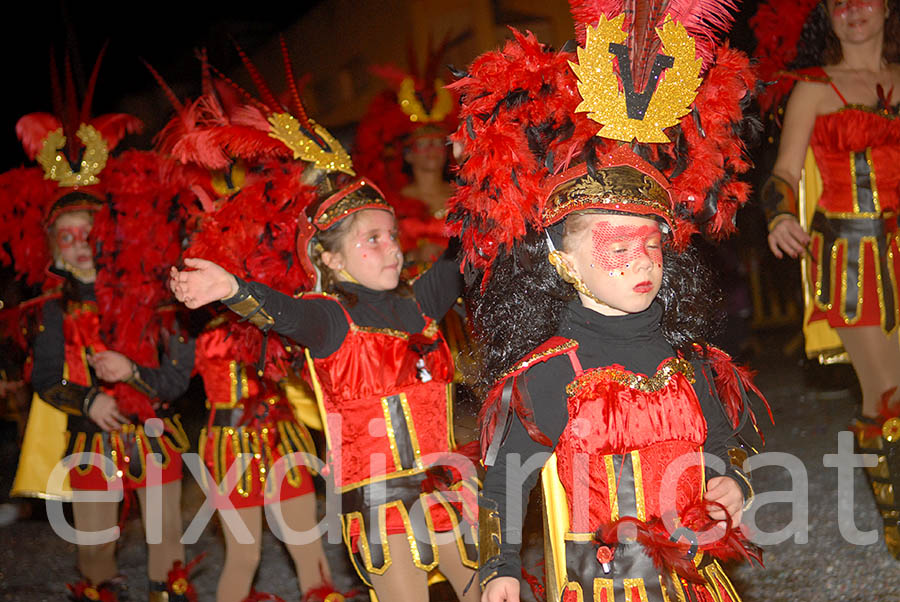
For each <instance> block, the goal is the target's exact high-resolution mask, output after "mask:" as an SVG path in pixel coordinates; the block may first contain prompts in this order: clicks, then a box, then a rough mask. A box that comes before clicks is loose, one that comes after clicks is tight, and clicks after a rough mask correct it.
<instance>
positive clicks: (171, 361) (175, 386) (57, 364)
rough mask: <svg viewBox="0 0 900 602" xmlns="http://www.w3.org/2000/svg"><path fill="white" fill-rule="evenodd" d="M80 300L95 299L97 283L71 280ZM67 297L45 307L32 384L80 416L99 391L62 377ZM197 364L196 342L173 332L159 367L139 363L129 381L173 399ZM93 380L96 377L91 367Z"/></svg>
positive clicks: (153, 395)
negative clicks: (134, 376) (195, 359)
mask: <svg viewBox="0 0 900 602" xmlns="http://www.w3.org/2000/svg"><path fill="white" fill-rule="evenodd" d="M70 284H71V285H72V286H73V287H74V290H75V296H76V297H77V298H78V299H79V300H81V301H96V296H95V294H94V285H93V284H91V283H84V282H80V281H77V280H73V281H72V282H71V283H70ZM65 303H66V301H65V299H64V298H63V299H50V300H48V301H47V302H46V303H44V306H43V308H42V316H41V325H40V328H39V329H38V332H37V334H36V336H35V339H34V346H33V353H34V367H33V370H32V373H31V384H32V387H33V388H34V390H35V392H36V393H37V394H38V395H40V397H41V399H43V400H44V401H46V402H47V403H49V404H51V405H53V406H54V407H56V408H58V409H60V410H63V411H64V412H66V413H67V414H70V415H73V416H81V415H82V412H83V409H84V408H85V406H86V402H89V401H90V400H91V399H92V398H93V396H95V395H96V394H97V392H98V389H97V388H96V386H93V385H91V386H85V385H79V384H75V383H73V382H70V381H69V380H67V379H64V378H63V373H64V372H63V368H64V366H65V361H66V357H65V344H66V341H65V337H64V334H63V320H64V318H65V309H64V305H65ZM193 366H194V341H193V340H184V339H182V338H181V337H178V336H177V335H172V336H171V337H170V339H169V341H168V345H167V346H166V352H165V353H164V354H163V357H162V358H161V360H160V365H159V367H158V368H150V367H147V366H140V365H137V372H138V375H137V377H136V378H133V379H132V380H130V381H128V383H129V384H131V385H132V386H134V387H135V388H136V389H138V390H139V391H140V392H142V393H145V394H146V395H148V396H149V397H151V398H155V399H159V400H160V401H172V400H174V399H176V398H178V397H179V396H180V395H181V394H183V393H184V392H185V391H186V390H187V387H188V384H189V382H190V378H191V371H192V370H193ZM91 381H92V382H97V378H96V376H95V375H94V373H93V370H91Z"/></svg>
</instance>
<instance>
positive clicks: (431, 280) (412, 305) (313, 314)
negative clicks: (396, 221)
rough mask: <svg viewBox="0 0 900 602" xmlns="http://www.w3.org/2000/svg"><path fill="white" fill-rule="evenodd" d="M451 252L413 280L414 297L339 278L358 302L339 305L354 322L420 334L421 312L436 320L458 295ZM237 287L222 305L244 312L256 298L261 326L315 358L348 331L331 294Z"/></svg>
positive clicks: (252, 284) (337, 344) (458, 277)
mask: <svg viewBox="0 0 900 602" xmlns="http://www.w3.org/2000/svg"><path fill="white" fill-rule="evenodd" d="M451 247H453V245H451ZM455 256H456V251H455V250H454V249H452V248H448V250H447V252H445V253H444V254H443V255H442V256H441V257H440V258H439V259H438V260H437V261H436V262H435V263H434V264H433V265H432V266H431V268H429V269H428V270H427V271H426V272H425V273H424V274H422V276H421V277H419V278H418V279H417V280H416V281H415V282H414V283H413V285H412V289H413V296H412V297H406V296H401V295H399V294H397V293H396V292H395V291H375V290H372V289H370V288H366V287H365V286H362V285H360V284H353V283H349V282H342V283H341V285H340V286H341V288H343V289H344V290H345V291H346V292H348V293H350V294H351V295H353V296H355V297H356V303H352V304H350V303H344V304H343V308H344V309H346V310H347V313H348V314H349V315H350V318H351V319H352V320H353V322H354V323H355V324H356V325H358V326H363V327H371V328H391V329H394V330H400V331H403V332H408V333H416V332H420V331H421V330H422V329H423V328H425V320H424V318H423V317H422V316H423V315H424V316H427V317H429V318H432V319H435V320H440V319H441V318H443V317H444V315H445V314H446V313H447V312H448V311H450V309H451V308H452V307H453V304H454V303H455V302H456V300H457V299H458V298H459V295H460V294H461V291H462V277H461V275H460V272H459V264H458V263H457V261H456V259H455ZM238 288H239V291H238V293H237V294H236V295H235V296H234V297H231V298H230V299H226V300H225V304H226V305H228V306H229V307H231V308H232V309H233V310H235V311H237V312H238V313H242V314H243V313H244V312H242V311H240V310H239V309H238V307H239V306H240V305H241V304H246V303H247V300H248V299H252V300H254V301H255V303H253V304H252V307H253V309H254V311H255V315H258V314H259V313H263V312H264V313H265V314H266V315H267V316H268V317H271V320H268V323H267V324H265V325H263V324H262V323H260V325H261V327H262V328H264V329H268V328H271V329H273V330H274V331H275V332H277V333H278V334H280V335H283V336H286V337H287V338H289V339H291V340H293V341H296V342H297V343H299V344H300V345H302V346H304V347H306V348H307V349H309V352H310V354H312V356H313V357H317V358H324V357H328V356H329V355H331V354H332V353H334V352H335V351H337V350H338V348H339V347H340V346H341V344H342V343H343V342H344V338H345V337H346V336H347V332H348V331H349V330H350V323H349V322H348V321H347V316H346V315H345V314H344V310H343V309H342V308H341V306H342V304H341V303H340V302H339V301H338V300H337V299H335V298H330V297H329V298H323V297H312V298H310V297H299V298H294V297H291V296H289V295H285V294H283V293H280V292H278V291H275V290H273V289H271V288H269V287H267V286H265V285H264V284H261V283H259V282H245V281H243V280H240V279H238ZM257 305H258V306H257ZM245 306H246V305H245ZM254 323H256V322H254Z"/></svg>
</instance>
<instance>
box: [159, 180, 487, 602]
mask: <svg viewBox="0 0 900 602" xmlns="http://www.w3.org/2000/svg"><path fill="white" fill-rule="evenodd" d="M301 219H302V218H301ZM310 221H311V224H310V229H311V230H312V231H311V232H308V233H307V234H308V235H307V236H306V237H305V238H304V237H302V236H301V237H300V242H298V251H299V253H300V254H302V256H301V261H306V260H307V253H308V258H309V260H311V261H312V264H313V265H314V266H315V268H316V270H317V271H318V273H319V274H320V275H321V276H320V286H321V288H322V291H323V292H322V293H304V294H303V295H301V296H300V297H299V298H293V297H290V296H288V295H284V294H281V293H279V292H277V291H275V290H273V289H271V288H269V287H266V286H264V285H262V284H260V283H258V282H245V281H243V280H240V279H237V278H235V277H234V276H232V275H231V274H229V273H228V272H226V271H225V270H224V269H222V268H221V267H219V266H218V265H216V264H214V263H212V262H209V261H205V260H201V259H186V260H185V264H186V266H187V269H185V270H181V271H179V270H176V269H175V268H172V274H171V280H170V286H171V288H172V290H173V291H174V292H175V295H176V297H177V298H178V299H179V300H180V301H182V302H184V303H185V304H186V305H187V306H188V307H191V308H194V307H199V306H200V305H204V304H206V303H210V302H213V301H223V302H224V303H225V304H226V305H227V306H228V307H229V308H230V309H232V310H233V311H234V312H236V313H238V314H239V315H241V316H246V317H247V318H248V319H249V320H250V322H251V323H252V324H255V325H257V326H259V327H260V328H262V329H263V330H264V331H267V330H269V329H272V330H274V331H275V332H277V333H278V334H281V335H283V336H285V337H287V338H289V339H291V340H292V341H295V342H297V343H298V344H300V345H302V346H303V347H305V348H306V349H307V350H308V352H307V360H308V361H307V365H308V367H309V369H310V373H311V375H310V381H311V382H312V383H313V385H314V386H315V387H316V388H319V391H320V392H321V395H322V398H321V400H322V403H321V407H320V410H321V411H322V412H323V423H324V424H325V430H326V433H327V434H326V438H327V440H328V442H329V443H328V445H329V451H328V454H327V459H328V461H329V470H330V477H331V478H332V479H333V480H334V482H335V484H336V486H337V487H338V490H339V491H340V493H341V504H342V506H341V510H340V512H341V520H342V524H343V535H344V542H345V544H346V546H347V549H348V551H349V553H350V557H351V559H352V562H353V564H354V567H355V568H356V569H357V571H358V572H359V575H360V577H361V578H362V579H363V580H364V582H365V583H366V584H367V585H368V586H369V587H371V588H372V590H373V591H374V592H375V593H376V595H377V596H378V599H379V600H397V601H409V602H418V601H419V600H426V599H427V598H428V571H430V570H432V569H434V568H438V569H439V570H440V572H441V573H442V574H443V575H444V576H445V577H446V578H447V580H448V581H449V582H450V583H451V584H452V586H453V588H454V589H455V590H456V593H457V595H458V597H459V598H460V600H462V601H464V602H474V601H475V600H477V597H478V592H477V591H476V590H475V589H474V588H470V589H468V590H467V589H466V584H467V583H468V582H469V581H470V580H471V577H472V573H473V572H474V569H475V566H476V563H477V552H476V550H475V543H474V528H473V527H472V526H471V525H470V524H469V523H468V522H467V519H471V521H472V522H474V513H470V515H467V516H463V515H462V513H461V508H460V506H459V505H458V504H451V503H446V502H444V503H440V502H437V503H435V502H436V501H437V500H438V499H439V498H430V497H429V496H428V494H429V487H428V486H427V484H426V483H427V482H428V474H427V472H426V471H427V469H428V468H429V466H430V463H431V462H435V461H437V459H438V458H439V457H441V456H446V455H448V454H449V453H450V452H451V451H452V449H453V448H454V446H455V443H454V439H453V423H452V406H451V404H452V398H451V395H450V393H451V388H450V381H451V379H452V377H453V373H454V370H453V361H452V358H451V356H450V352H449V349H448V348H447V345H446V343H445V342H444V339H443V336H442V335H441V333H440V331H439V330H438V328H437V321H438V320H440V319H441V318H442V317H443V316H444V314H445V313H446V312H447V311H449V310H450V308H451V307H452V306H453V304H454V303H455V301H456V299H457V298H458V296H459V295H460V293H461V278H460V274H459V264H458V263H457V261H456V259H455V250H454V249H450V250H449V251H447V252H446V253H445V254H444V255H442V256H441V257H440V258H439V259H438V260H437V261H436V262H435V263H434V265H433V266H432V267H431V268H430V269H429V270H428V271H426V272H425V273H424V274H423V275H422V276H421V277H420V278H418V279H417V280H416V281H415V283H413V284H412V285H411V286H409V285H406V284H405V283H403V284H401V283H400V269H401V267H402V262H403V256H402V253H401V252H400V247H399V245H398V243H397V223H396V220H395V218H394V213H393V209H392V207H391V206H390V205H388V203H387V202H386V201H385V200H384V197H383V196H382V194H381V192H380V191H379V190H378V189H377V188H376V187H375V186H374V185H373V184H372V183H371V182H370V181H369V180H367V179H365V178H357V179H356V180H354V181H353V182H351V183H350V184H348V185H347V186H345V187H343V188H341V189H339V190H338V191H337V192H335V193H334V194H332V195H330V196H328V197H327V198H325V199H324V200H322V201H321V203H319V204H318V205H317V207H315V209H314V210H313V215H312V217H311V219H310ZM310 235H311V237H310ZM329 421H331V422H329ZM465 476H466V477H474V473H472V474H469V475H465ZM452 480H453V483H452V484H451V485H450V487H451V489H452V490H453V493H452V498H456V497H457V495H458V494H461V493H463V492H464V491H465V490H466V488H468V487H469V485H464V484H463V483H462V482H461V480H460V479H459V477H454V479H452ZM429 500H433V501H429ZM470 500H474V495H473V496H471V497H470ZM423 510H424V511H425V512H427V513H428V515H427V518H424V517H423V515H422V514H421V513H422V511H423ZM469 510H470V511H471V508H470V509H469ZM417 513H418V514H417ZM417 517H418V518H417ZM439 538H440V539H439Z"/></svg>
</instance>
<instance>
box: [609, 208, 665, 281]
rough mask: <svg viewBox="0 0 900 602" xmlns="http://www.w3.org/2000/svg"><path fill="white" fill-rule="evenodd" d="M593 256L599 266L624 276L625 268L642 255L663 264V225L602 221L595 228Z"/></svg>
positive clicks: (654, 262) (658, 265)
mask: <svg viewBox="0 0 900 602" xmlns="http://www.w3.org/2000/svg"><path fill="white" fill-rule="evenodd" d="M591 243H592V247H591V257H592V258H593V261H594V264H593V265H595V266H596V267H598V268H599V269H601V270H603V271H606V272H609V275H610V276H624V273H625V270H628V269H630V268H631V265H632V264H633V263H634V262H635V261H638V260H640V259H642V258H649V260H650V261H651V262H653V264H654V265H655V266H657V267H662V242H661V234H660V231H659V226H655V225H641V226H632V225H619V226H616V225H613V224H610V223H609V222H607V221H601V222H598V223H597V224H595V225H594V227H593V228H592V229H591Z"/></svg>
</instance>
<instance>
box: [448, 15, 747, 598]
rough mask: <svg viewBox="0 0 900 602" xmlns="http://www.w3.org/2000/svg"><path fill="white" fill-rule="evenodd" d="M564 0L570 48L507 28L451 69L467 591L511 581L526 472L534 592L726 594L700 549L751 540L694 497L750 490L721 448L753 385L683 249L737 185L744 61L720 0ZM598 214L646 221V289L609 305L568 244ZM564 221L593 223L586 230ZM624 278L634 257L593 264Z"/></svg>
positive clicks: (713, 552) (605, 288) (742, 165)
mask: <svg viewBox="0 0 900 602" xmlns="http://www.w3.org/2000/svg"><path fill="white" fill-rule="evenodd" d="M571 5H572V12H573V17H574V20H575V22H576V34H577V37H578V44H579V45H578V48H577V49H576V51H575V52H569V51H568V50H563V51H560V52H555V51H553V50H551V49H549V48H547V47H546V46H543V45H542V44H540V43H539V42H538V41H537V40H536V39H535V38H534V36H533V35H531V34H520V33H518V32H514V39H513V40H510V41H509V42H507V44H506V45H505V46H504V48H503V49H502V50H499V51H495V52H488V53H485V54H484V55H482V56H480V57H478V58H477V59H476V60H475V61H474V62H473V63H472V65H471V66H470V68H469V70H468V72H466V73H464V74H462V76H461V77H460V79H459V81H457V82H455V83H454V84H452V86H451V87H452V88H453V89H455V90H456V91H458V92H459V93H460V96H461V98H462V107H461V109H460V119H461V121H462V122H463V123H464V124H465V127H460V129H459V130H458V131H457V132H456V133H455V134H454V135H453V136H452V140H453V142H454V143H455V144H459V145H460V146H461V147H462V153H461V155H462V156H461V159H460V170H459V182H460V185H459V188H458V190H457V193H456V195H455V196H454V198H453V199H452V201H451V207H450V214H449V216H448V222H449V223H450V229H451V231H452V232H454V233H455V234H458V235H459V237H460V239H461V240H462V244H463V247H464V250H465V262H466V266H465V267H466V273H467V274H470V275H471V276H472V279H473V280H474V282H473V286H474V285H477V284H480V288H481V295H480V296H479V297H476V298H475V299H473V302H472V305H473V309H472V315H473V316H474V330H475V333H476V336H477V337H478V338H479V339H480V342H481V343H482V348H481V351H482V353H481V357H480V358H479V360H480V364H481V376H482V380H483V381H484V382H487V383H491V385H490V386H491V387H492V388H491V389H490V390H489V391H488V392H487V394H486V399H485V404H484V407H483V409H482V414H481V418H482V438H481V444H482V452H483V456H484V463H485V465H486V466H487V474H486V476H485V483H484V490H483V496H482V500H481V508H480V515H479V530H480V533H481V538H480V542H481V543H480V548H479V552H480V554H481V567H480V578H481V582H482V586H483V587H485V588H486V589H488V588H489V589H491V590H492V591H493V593H495V594H496V593H497V592H498V591H500V592H503V591H504V590H505V591H506V592H509V591H510V588H511V584H509V583H508V582H495V583H491V582H492V580H494V579H496V578H498V577H503V578H513V579H520V578H521V576H522V569H521V564H520V561H519V558H518V553H519V544H520V542H521V525H522V518H523V517H522V511H521V510H522V508H523V507H524V505H525V503H526V501H525V500H527V499H528V495H529V493H530V492H531V489H532V488H533V487H534V484H535V482H536V480H537V476H538V472H539V473H540V475H541V482H542V489H543V496H542V510H543V518H544V541H545V555H544V566H545V572H546V582H545V583H546V598H547V599H548V600H553V601H555V602H556V601H560V600H565V601H567V602H569V601H571V602H576V601H577V602H584V601H594V602H614V601H616V600H628V601H630V600H644V601H653V602H674V601H675V600H692V601H693V600H704V601H711V600H717V601H728V602H732V601H737V600H738V599H739V598H738V595H737V593H736V592H735V591H734V588H733V587H732V586H731V584H730V582H729V581H728V579H727V577H726V576H725V574H724V572H723V571H722V569H721V567H720V566H719V564H718V563H717V562H716V558H745V559H746V558H757V559H758V552H757V550H756V549H755V548H754V547H753V546H752V545H750V544H749V543H748V542H746V540H745V539H744V538H743V536H742V534H741V533H740V531H739V530H738V529H736V528H734V527H735V525H732V524H731V523H732V519H731V518H730V517H729V518H728V520H726V521H725V522H726V524H727V525H728V527H727V528H726V529H723V530H722V533H721V536H722V537H720V538H719V539H718V540H717V541H715V542H711V541H709V540H707V539H705V538H704V532H705V531H707V530H708V529H709V528H710V527H711V525H712V524H713V523H714V521H712V520H711V519H710V518H709V513H710V512H712V511H713V510H714V509H718V510H722V506H721V505H716V504H714V503H710V502H708V501H707V500H706V499H705V494H706V483H707V479H708V478H712V477H713V476H718V475H722V474H725V475H727V476H726V477H724V478H725V483H726V485H725V487H726V488H728V489H730V490H731V491H732V492H735V490H736V488H737V487H738V486H739V487H741V489H742V491H743V494H744V498H745V500H746V499H747V498H748V497H749V496H750V487H749V481H748V480H747V478H746V477H745V475H743V473H741V472H740V470H739V469H738V468H736V467H730V466H729V465H730V463H731V460H732V451H731V449H729V448H730V447H732V445H733V443H732V441H731V438H732V437H733V436H734V435H735V431H736V430H737V429H738V427H740V426H741V422H742V421H743V418H742V417H743V416H744V415H745V412H749V409H747V408H748V406H747V405H746V404H745V397H746V394H745V391H747V390H753V391H754V392H756V389H755V388H753V387H752V385H751V384H750V381H749V379H748V378H747V374H746V373H745V372H743V371H741V370H738V369H737V368H735V367H733V366H732V365H731V364H730V361H729V360H728V358H727V356H725V354H724V353H722V352H720V351H718V350H715V349H712V348H710V347H708V346H706V345H704V344H703V341H704V340H705V337H707V336H708V332H706V331H707V329H706V328H704V326H705V325H706V324H708V323H709V322H711V321H712V320H714V319H715V314H714V312H713V311H712V308H711V307H710V306H709V299H708V297H709V295H708V294H707V289H708V287H709V284H710V283H709V282H706V281H705V280H704V279H703V274H705V272H704V270H703V269H702V266H701V265H698V261H697V257H696V255H695V254H694V253H693V252H692V250H691V249H690V247H689V244H690V239H691V235H692V234H693V233H695V232H697V231H699V230H701V229H702V230H704V231H705V232H706V233H707V234H709V235H710V236H711V237H715V236H720V235H723V234H725V233H727V232H729V231H731V230H733V228H734V224H733V221H732V217H733V216H734V214H735V212H736V211H737V209H738V207H739V206H740V205H741V204H742V203H744V202H745V201H746V200H747V197H748V193H749V190H748V188H747V186H746V185H744V184H742V183H740V182H738V181H737V180H736V177H735V176H736V175H737V174H738V173H741V172H744V171H746V170H747V169H749V166H750V164H749V161H748V159H747V157H746V154H745V150H744V148H743V145H742V143H741V141H740V139H739V137H738V136H737V134H736V132H738V131H740V130H741V128H742V127H743V126H744V125H745V123H744V121H745V120H744V115H743V112H742V110H741V104H742V103H743V102H745V101H746V100H747V99H748V98H749V95H750V92H751V90H752V89H753V87H754V83H755V82H754V76H753V74H752V70H751V68H750V65H749V60H748V59H747V57H746V56H744V55H743V54H741V53H739V52H737V51H734V50H731V49H730V48H728V47H727V45H723V46H721V47H720V46H718V43H717V40H718V39H719V37H720V34H721V31H720V29H721V30H725V29H727V26H728V24H729V22H730V19H731V17H730V15H729V10H730V6H729V5H728V4H727V3H719V2H666V1H660V2H655V1H647V2H621V1H617V0H573V1H572V2H571ZM676 37H677V38H679V39H680V40H682V41H683V45H681V48H678V46H679V43H676V42H675V38H676ZM638 90H643V91H642V92H640V93H639V92H638ZM664 90H665V91H664ZM676 96H677V98H678V100H675V98H676ZM653 107H655V108H653ZM651 110H653V111H656V116H655V117H651V115H650V112H651ZM664 115H665V116H664ZM664 124H668V125H664ZM598 214H599V217H598ZM605 215H610V216H616V219H618V218H620V217H622V216H626V217H628V218H629V219H630V220H633V221H638V220H634V218H640V219H641V220H643V221H641V222H640V223H642V224H643V223H647V224H648V225H647V226H645V227H647V228H649V229H650V230H652V231H653V232H654V233H655V234H656V235H658V236H659V240H661V242H660V244H659V245H658V246H656V247H654V248H655V252H656V253H658V254H659V257H658V260H654V263H655V267H653V268H652V269H654V270H656V269H658V270H659V272H650V271H648V272H647V274H648V275H647V278H650V277H651V276H650V274H651V273H652V274H653V277H658V278H659V282H660V286H659V289H658V292H657V293H656V295H655V297H654V298H653V299H652V300H651V299H649V298H648V299H646V300H645V301H646V303H643V304H635V305H633V306H629V305H623V304H620V303H619V300H618V299H617V298H616V296H615V294H613V290H612V289H614V287H613V285H611V284H608V282H607V281H606V280H601V281H600V282H597V281H596V280H591V279H589V278H587V277H586V276H585V275H584V273H579V270H584V271H586V270H595V266H594V264H593V263H591V264H590V266H589V267H588V266H587V265H586V264H587V262H583V263H576V267H577V269H576V267H573V266H572V265H570V264H572V263H573V262H574V260H573V261H569V259H568V258H567V254H568V257H573V256H576V255H577V254H579V253H586V252H587V251H590V252H591V253H592V254H593V255H592V257H594V258H595V260H596V257H597V256H598V255H597V254H598V253H600V252H601V248H602V247H603V245H604V244H607V243H604V242H603V241H602V240H600V241H598V240H595V239H597V238H601V239H602V238H603V235H598V229H599V228H600V226H601V225H602V224H603V223H604V221H603V219H602V218H603V216H605ZM570 219H571V220H572V221H571V222H570V221H569V220H570ZM610 219H611V220H612V221H614V220H613V218H610ZM581 220H585V221H587V220H593V222H592V223H594V224H595V225H594V227H593V228H592V229H591V230H590V231H591V232H592V234H591V236H590V237H589V236H587V235H586V232H587V231H588V227H587V226H579V224H580V223H582V222H581ZM650 224H652V225H650ZM604 227H607V226H604ZM608 227H610V228H612V227H613V226H608ZM582 232H584V233H582ZM575 233H577V234H575ZM614 239H615V237H613V236H609V240H610V241H611V240H614ZM615 240H617V241H618V242H622V241H619V240H618V239H615ZM641 245H643V243H641ZM585 247H587V248H585ZM623 248H624V247H623ZM641 248H642V249H643V250H644V252H647V249H646V248H645V247H643V246H642V247H641ZM648 257H649V255H648ZM650 263H651V262H650V261H647V262H645V264H644V265H646V266H649V265H650ZM623 264H624V268H623V269H625V270H627V269H629V266H628V264H627V263H624V262H623ZM602 266H603V264H602V262H601V263H600V267H597V268H596V269H597V270H605V269H606V268H605V267H602ZM617 269H618V268H617ZM631 269H632V270H636V268H631ZM646 269H648V270H649V269H650V268H646ZM591 273H592V274H595V273H596V272H591ZM583 276H584V280H582V277H583ZM602 276H603V277H604V278H605V275H602ZM619 276H622V277H628V276H634V274H626V272H625V271H622V272H621V273H620V274H614V273H613V272H612V271H611V272H610V273H609V278H610V279H612V278H617V277H619ZM589 283H590V284H589ZM648 283H649V280H648ZM629 307H631V308H635V307H641V308H642V309H640V310H637V309H628V308H629ZM606 314H609V315H606ZM616 314H618V315H616ZM750 416H752V414H749V415H748V417H750ZM735 447H736V446H735ZM739 451H742V450H736V451H735V452H733V453H734V457H735V459H736V461H737V464H738V465H740V463H741V462H740V460H741V459H742V458H740V457H739V456H742V455H743V454H742V453H739ZM703 452H706V453H708V454H711V456H710V457H709V462H710V463H707V462H706V460H705V458H704V456H703ZM744 457H745V456H744ZM713 460H715V463H712V461H713ZM682 464H683V465H682ZM707 465H708V466H709V469H707ZM729 477H731V478H733V479H734V480H735V481H736V485H732V484H731V483H728V482H727V478H729ZM519 487H521V491H520V490H519ZM734 497H735V498H736V497H737V496H736V495H735V496H734ZM735 503H736V502H735ZM513 504H515V506H513ZM732 505H734V504H732ZM733 510H734V508H731V509H725V514H726V516H727V514H728V512H729V511H733ZM513 591H514V590H513ZM538 597H540V596H538Z"/></svg>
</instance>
